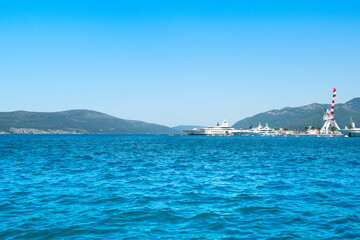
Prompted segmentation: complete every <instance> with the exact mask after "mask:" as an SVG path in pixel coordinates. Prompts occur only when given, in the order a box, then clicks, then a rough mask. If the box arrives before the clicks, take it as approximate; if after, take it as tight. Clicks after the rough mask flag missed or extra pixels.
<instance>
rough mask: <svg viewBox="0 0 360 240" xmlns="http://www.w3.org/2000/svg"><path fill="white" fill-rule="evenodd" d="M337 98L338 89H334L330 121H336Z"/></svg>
mask: <svg viewBox="0 0 360 240" xmlns="http://www.w3.org/2000/svg"><path fill="white" fill-rule="evenodd" d="M335 98H336V88H334V91H333V99H332V104H331V110H330V115H331V119H330V120H334V106H335Z"/></svg>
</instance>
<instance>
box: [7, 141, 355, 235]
mask: <svg viewBox="0 0 360 240" xmlns="http://www.w3.org/2000/svg"><path fill="white" fill-rule="evenodd" d="M0 173H1V174H0V200H1V201H0V239H110V238H111V239H359V238H360V138H344V137H334V138H317V137H298V138H295V137H241V136H232V137H206V136H204V137H202V136H155V135H0Z"/></svg>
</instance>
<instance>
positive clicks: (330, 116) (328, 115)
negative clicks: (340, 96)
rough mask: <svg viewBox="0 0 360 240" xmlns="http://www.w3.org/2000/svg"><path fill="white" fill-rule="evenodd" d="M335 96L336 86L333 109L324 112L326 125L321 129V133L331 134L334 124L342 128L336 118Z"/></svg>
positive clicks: (334, 95) (334, 92) (337, 127)
mask: <svg viewBox="0 0 360 240" xmlns="http://www.w3.org/2000/svg"><path fill="white" fill-rule="evenodd" d="M335 98H336V88H334V90H333V99H332V104H331V110H330V111H329V110H326V112H325V114H324V118H323V119H324V125H323V127H322V128H321V130H320V134H330V133H331V131H330V130H331V127H332V126H334V127H335V128H336V129H337V130H340V128H339V126H338V125H337V123H336V121H335V120H334V106H335Z"/></svg>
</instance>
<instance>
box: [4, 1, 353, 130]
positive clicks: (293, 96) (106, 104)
mask: <svg viewBox="0 0 360 240" xmlns="http://www.w3.org/2000/svg"><path fill="white" fill-rule="evenodd" d="M359 12H360V2H358V1H341V2H338V1H316V2H313V1H296V2H295V1H292V2H289V1H271V2H267V1H251V2H247V1H227V2H223V1H171V2H168V1H131V3H130V2H118V1H101V2H99V1H91V2H89V1H76V2H74V1H51V2H48V1H31V2H28V1H16V0H15V1H9V2H7V3H2V7H1V8H0V35H1V36H2V37H1V38H0V53H1V56H2V57H1V58H0V79H1V80H2V83H3V84H2V89H3V91H2V94H1V96H0V111H1V112H5V111H6V112H8V111H15V110H26V111H38V112H55V111H63V110H70V109H89V110H95V111H99V112H103V113H106V114H109V115H112V116H115V117H119V118H123V119H132V120H141V121H145V122H151V123H157V124H162V125H166V126H170V127H173V126H177V125H205V126H207V125H214V124H216V123H217V122H220V121H222V120H223V119H226V120H227V121H228V122H229V123H231V124H234V123H235V122H236V121H238V120H241V119H243V118H245V117H250V116H252V115H255V114H257V113H260V112H264V111H268V110H272V109H281V108H283V107H297V106H303V105H307V104H311V103H322V104H330V103H331V98H332V89H333V88H334V87H336V88H337V90H338V94H337V95H338V98H337V100H336V103H345V102H347V101H349V100H351V99H353V98H355V97H358V96H359V94H358V89H359V87H360V81H359V76H360V69H359V66H360V47H359V44H358V43H359V42H360V28H359V26H360V14H359Z"/></svg>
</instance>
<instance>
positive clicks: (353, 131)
mask: <svg viewBox="0 0 360 240" xmlns="http://www.w3.org/2000/svg"><path fill="white" fill-rule="evenodd" d="M340 132H341V133H342V134H344V135H345V136H348V137H360V128H357V127H356V126H355V123H354V122H351V128H350V127H348V126H346V127H345V129H340Z"/></svg>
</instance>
